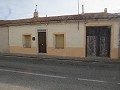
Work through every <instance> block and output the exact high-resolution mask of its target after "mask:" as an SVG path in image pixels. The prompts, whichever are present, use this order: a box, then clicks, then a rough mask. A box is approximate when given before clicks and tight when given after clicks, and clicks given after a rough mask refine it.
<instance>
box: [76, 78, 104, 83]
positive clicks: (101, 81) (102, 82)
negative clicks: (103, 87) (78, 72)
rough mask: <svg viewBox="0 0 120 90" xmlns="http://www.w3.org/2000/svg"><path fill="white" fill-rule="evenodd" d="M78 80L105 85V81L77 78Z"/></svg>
mask: <svg viewBox="0 0 120 90" xmlns="http://www.w3.org/2000/svg"><path fill="white" fill-rule="evenodd" d="M78 80H80V81H89V82H99V83H100V82H101V83H106V81H101V80H93V79H82V78H78Z"/></svg>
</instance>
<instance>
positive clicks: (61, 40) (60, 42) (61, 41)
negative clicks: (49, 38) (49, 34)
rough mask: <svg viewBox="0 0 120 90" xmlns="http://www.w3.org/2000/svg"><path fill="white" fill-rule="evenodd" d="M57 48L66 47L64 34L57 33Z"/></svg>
mask: <svg viewBox="0 0 120 90" xmlns="http://www.w3.org/2000/svg"><path fill="white" fill-rule="evenodd" d="M55 48H56V49H64V34H56V35H55Z"/></svg>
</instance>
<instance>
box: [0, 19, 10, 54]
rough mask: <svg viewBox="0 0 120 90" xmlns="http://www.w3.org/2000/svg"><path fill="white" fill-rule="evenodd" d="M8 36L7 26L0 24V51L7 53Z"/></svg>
mask: <svg viewBox="0 0 120 90" xmlns="http://www.w3.org/2000/svg"><path fill="white" fill-rule="evenodd" d="M0 22H1V21H0ZM8 36H9V31H8V27H7V26H2V25H0V53H9V38H8Z"/></svg>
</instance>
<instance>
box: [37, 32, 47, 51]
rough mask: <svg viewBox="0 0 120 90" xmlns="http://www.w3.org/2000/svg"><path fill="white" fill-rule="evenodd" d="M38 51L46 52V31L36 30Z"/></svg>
mask: <svg viewBox="0 0 120 90" xmlns="http://www.w3.org/2000/svg"><path fill="white" fill-rule="evenodd" d="M38 48H39V53H46V32H38Z"/></svg>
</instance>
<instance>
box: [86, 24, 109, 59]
mask: <svg viewBox="0 0 120 90" xmlns="http://www.w3.org/2000/svg"><path fill="white" fill-rule="evenodd" d="M86 29H87V36H86V44H87V45H86V55H87V56H92V57H109V56H110V37H111V34H110V33H111V28H110V27H108V26H99V27H98V26H96V27H92V26H91V27H87V28H86Z"/></svg>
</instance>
